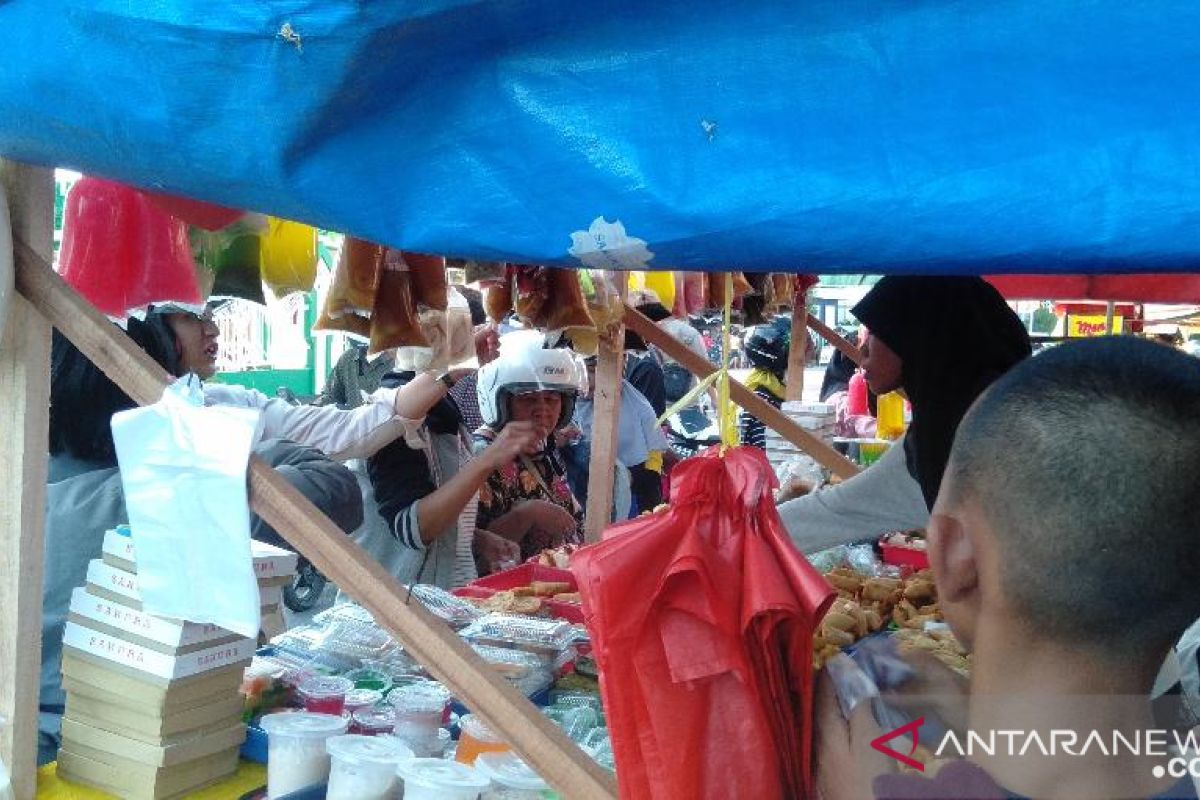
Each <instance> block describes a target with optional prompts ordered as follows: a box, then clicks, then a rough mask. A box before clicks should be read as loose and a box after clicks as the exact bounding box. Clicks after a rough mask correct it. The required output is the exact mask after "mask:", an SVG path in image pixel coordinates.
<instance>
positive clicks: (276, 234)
mask: <svg viewBox="0 0 1200 800" xmlns="http://www.w3.org/2000/svg"><path fill="white" fill-rule="evenodd" d="M262 279H263V283H265V284H266V285H267V286H269V287H271V291H272V292H274V293H275V295H276V296H277V297H283V296H285V295H289V294H291V293H293V292H311V291H312V288H313V284H314V283H315V282H316V280H317V229H316V228H313V227H312V226H310V225H302V224H301V223H299V222H289V221H288V220H285V219H278V218H276V217H268V218H267V234H266V236H264V237H263V240H262Z"/></svg>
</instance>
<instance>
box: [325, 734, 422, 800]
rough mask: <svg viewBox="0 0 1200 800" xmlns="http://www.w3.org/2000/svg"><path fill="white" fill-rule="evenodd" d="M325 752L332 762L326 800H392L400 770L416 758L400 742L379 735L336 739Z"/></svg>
mask: <svg viewBox="0 0 1200 800" xmlns="http://www.w3.org/2000/svg"><path fill="white" fill-rule="evenodd" d="M325 749H326V750H327V751H328V752H329V757H330V759H331V760H332V764H331V767H330V770H329V787H328V788H327V789H326V790H325V797H326V800H392V798H393V797H395V795H396V789H397V786H398V779H397V777H396V767H397V766H398V765H399V764H400V762H401V761H406V760H408V759H410V758H412V757H413V752H412V750H409V749H408V748H407V747H405V746H404V745H403V744H402V743H400V742H399V741H398V740H396V739H392V738H379V737H375V736H354V735H349V736H334V737H332V738H330V739H328V740H326V742H325Z"/></svg>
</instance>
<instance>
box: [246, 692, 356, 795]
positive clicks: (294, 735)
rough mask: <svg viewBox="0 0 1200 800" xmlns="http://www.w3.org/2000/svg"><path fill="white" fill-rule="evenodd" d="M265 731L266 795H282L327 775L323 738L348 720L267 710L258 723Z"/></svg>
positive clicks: (336, 733)
mask: <svg viewBox="0 0 1200 800" xmlns="http://www.w3.org/2000/svg"><path fill="white" fill-rule="evenodd" d="M259 724H260V725H261V726H262V729H263V730H264V731H266V732H267V797H270V798H274V797H283V796H284V795H288V794H291V793H292V792H295V791H299V790H300V789H304V788H306V787H309V786H313V785H315V784H318V783H324V782H325V781H326V780H327V779H328V778H329V753H328V752H327V751H326V749H325V742H326V740H328V739H329V738H330V737H333V736H340V735H342V734H343V733H345V732H346V726H347V725H348V724H349V721H348V720H346V719H345V718H343V717H341V716H333V715H331V714H313V713H310V712H308V711H291V712H283V713H280V714H268V715H267V716H265V717H263V718H262V721H261V722H260V723H259Z"/></svg>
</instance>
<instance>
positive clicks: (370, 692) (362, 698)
mask: <svg viewBox="0 0 1200 800" xmlns="http://www.w3.org/2000/svg"><path fill="white" fill-rule="evenodd" d="M382 701H383V692H381V691H379V690H378V689H351V690H350V691H348V692H346V710H347V711H348V712H350V714H351V715H353V714H354V712H355V711H361V710H362V709H364V708H371V707H372V706H377V705H379V703H381V702H382Z"/></svg>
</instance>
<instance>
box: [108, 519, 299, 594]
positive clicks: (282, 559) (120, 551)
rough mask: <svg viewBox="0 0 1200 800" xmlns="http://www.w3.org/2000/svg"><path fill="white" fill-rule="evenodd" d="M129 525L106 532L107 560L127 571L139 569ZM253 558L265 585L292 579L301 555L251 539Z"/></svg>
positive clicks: (259, 579)
mask: <svg viewBox="0 0 1200 800" xmlns="http://www.w3.org/2000/svg"><path fill="white" fill-rule="evenodd" d="M126 530H128V529H127V528H125V526H122V527H121V528H119V529H117V530H110V531H108V532H107V533H105V534H104V550H103V554H104V561H105V562H107V563H108V564H110V565H111V566H114V567H116V568H117V569H121V570H125V571H126V572H134V573H136V572H137V555H136V553H135V552H134V548H133V537H132V536H129V535H128V534H127V533H125V532H124V531H126ZM250 557H251V558H252V559H253V560H254V575H255V577H256V578H257V579H258V581H259V584H260V585H261V584H262V582H263V581H270V580H274V579H277V578H289V579H290V578H291V576H292V574H293V573H295V571H296V564H297V562H298V560H299V559H298V557H297V555H296V554H295V553H293V552H291V551H290V550H284V549H282V548H280V547H275V546H274V545H269V544H264V543H263V542H256V541H254V540H253V539H252V540H250Z"/></svg>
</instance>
